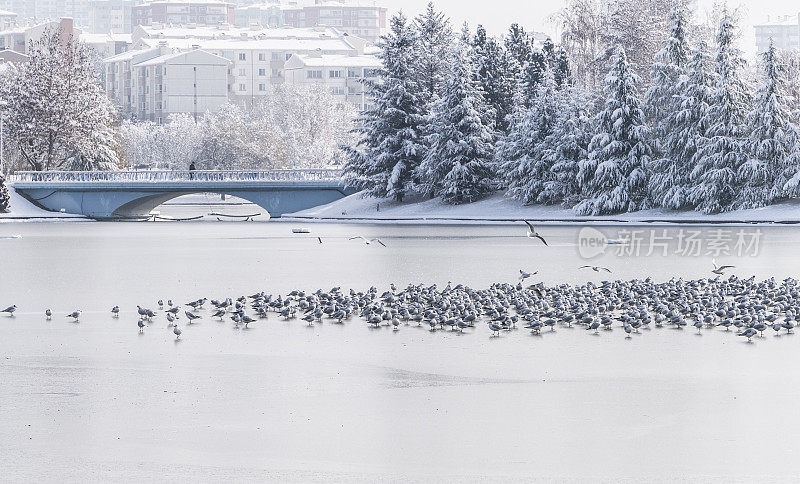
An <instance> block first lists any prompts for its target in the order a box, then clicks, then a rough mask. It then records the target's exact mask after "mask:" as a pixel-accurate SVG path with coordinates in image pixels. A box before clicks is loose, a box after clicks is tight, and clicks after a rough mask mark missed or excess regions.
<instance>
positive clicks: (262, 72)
mask: <svg viewBox="0 0 800 484" xmlns="http://www.w3.org/2000/svg"><path fill="white" fill-rule="evenodd" d="M258 75H259V76H261V77H264V76H266V75H267V70H266V69H259V70H258Z"/></svg>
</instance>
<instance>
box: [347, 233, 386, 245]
mask: <svg viewBox="0 0 800 484" xmlns="http://www.w3.org/2000/svg"><path fill="white" fill-rule="evenodd" d="M356 239H361V240H363V241H364V242H365V243H366V244H367V245H370V244H371V243H373V242H377V243H379V244H381V245H382V246H384V247H386V244H384V243H383V241H382V240H381V239H379V238H374V239H368V238H366V237H364V236H363V235H359V236H356V237H350V240H356Z"/></svg>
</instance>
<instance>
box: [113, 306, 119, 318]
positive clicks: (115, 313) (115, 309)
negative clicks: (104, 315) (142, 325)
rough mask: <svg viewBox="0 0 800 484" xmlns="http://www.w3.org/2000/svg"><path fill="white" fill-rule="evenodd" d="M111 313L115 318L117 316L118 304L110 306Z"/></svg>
mask: <svg viewBox="0 0 800 484" xmlns="http://www.w3.org/2000/svg"><path fill="white" fill-rule="evenodd" d="M111 314H113V315H114V317H115V318H118V317H119V306H114V307H113V308H111Z"/></svg>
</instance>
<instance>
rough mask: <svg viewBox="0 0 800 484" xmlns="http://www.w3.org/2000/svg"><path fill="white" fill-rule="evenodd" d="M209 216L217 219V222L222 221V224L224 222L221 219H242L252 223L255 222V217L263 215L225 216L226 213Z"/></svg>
mask: <svg viewBox="0 0 800 484" xmlns="http://www.w3.org/2000/svg"><path fill="white" fill-rule="evenodd" d="M208 215H209V216H211V217H217V220H218V221H220V222H222V219H221V218H220V217H227V218H234V219H242V220H243V221H245V222H250V221H251V220H253V218H254V217H258V216H259V215H261V214H260V213H253V214H250V215H227V214H224V213H210V214H208Z"/></svg>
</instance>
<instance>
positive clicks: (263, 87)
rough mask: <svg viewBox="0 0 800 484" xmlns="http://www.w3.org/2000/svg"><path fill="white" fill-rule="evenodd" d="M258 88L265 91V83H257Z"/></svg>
mask: <svg viewBox="0 0 800 484" xmlns="http://www.w3.org/2000/svg"><path fill="white" fill-rule="evenodd" d="M258 90H259V91H261V92H264V91H266V90H267V85H266V84H259V85H258Z"/></svg>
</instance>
